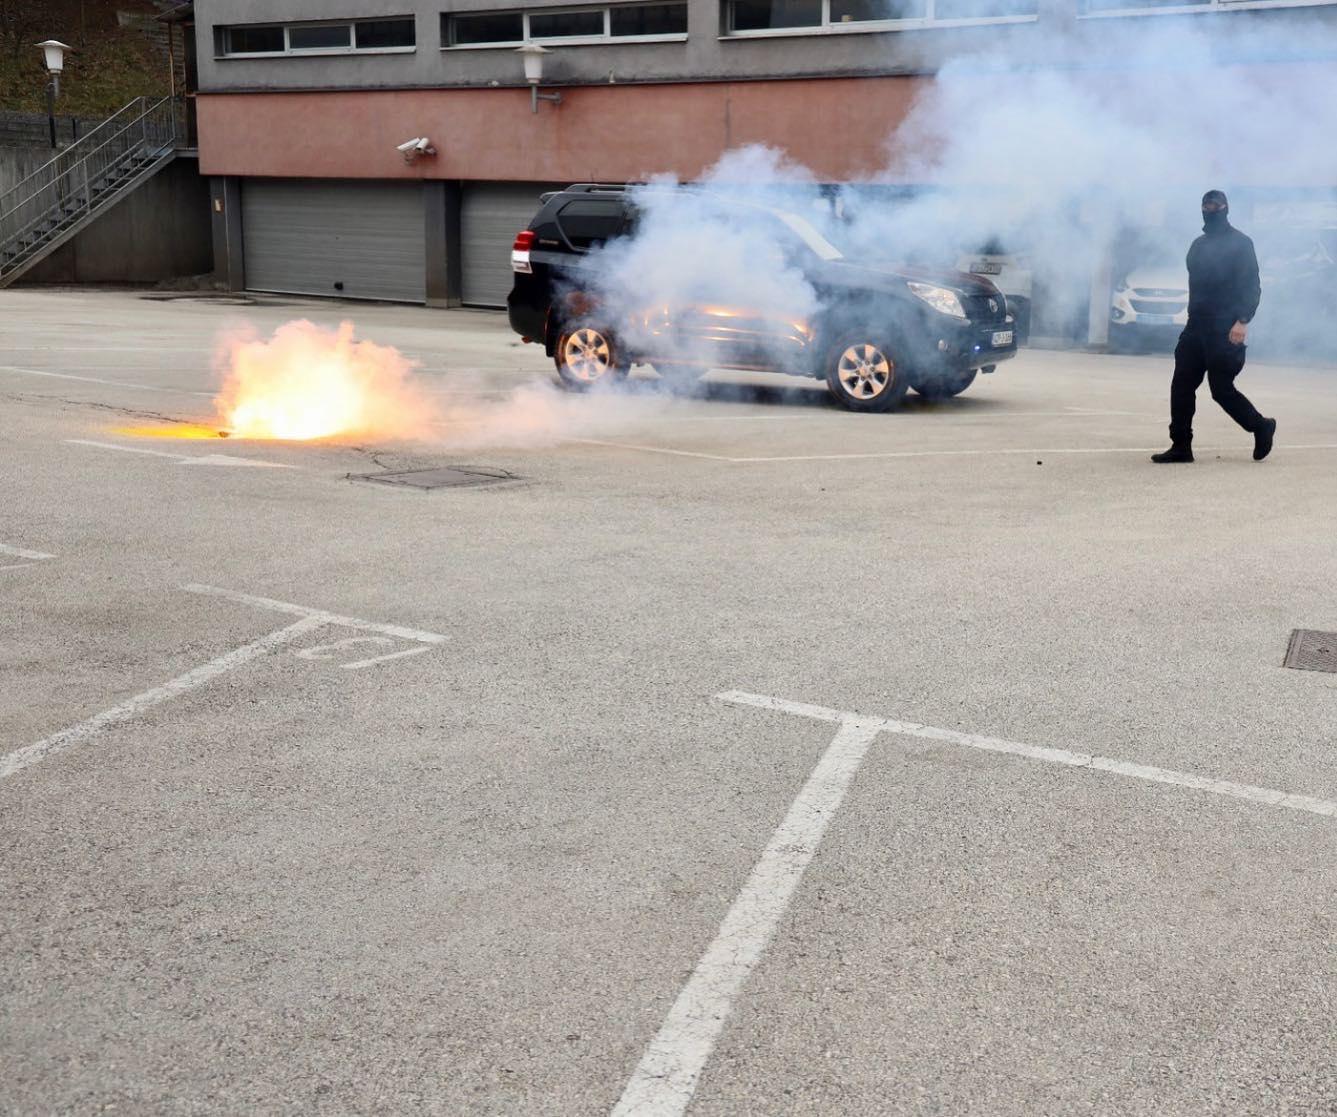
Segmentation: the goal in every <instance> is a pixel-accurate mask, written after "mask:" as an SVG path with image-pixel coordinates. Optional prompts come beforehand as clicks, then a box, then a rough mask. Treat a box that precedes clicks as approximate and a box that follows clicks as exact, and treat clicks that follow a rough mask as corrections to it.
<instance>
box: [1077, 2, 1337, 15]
mask: <svg viewBox="0 0 1337 1117" xmlns="http://www.w3.org/2000/svg"><path fill="white" fill-rule="evenodd" d="M1332 3H1333V0H1078V4H1077V11H1078V16H1079V17H1080V18H1086V17H1087V16H1093V17H1094V16H1147V15H1187V14H1191V13H1193V12H1224V11H1227V10H1229V9H1230V8H1239V9H1246V10H1247V9H1256V8H1308V7H1313V6H1318V5H1330V4H1332Z"/></svg>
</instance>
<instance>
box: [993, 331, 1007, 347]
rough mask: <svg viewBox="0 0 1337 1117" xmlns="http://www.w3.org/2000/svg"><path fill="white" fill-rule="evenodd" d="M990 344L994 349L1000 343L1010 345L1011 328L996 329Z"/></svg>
mask: <svg viewBox="0 0 1337 1117" xmlns="http://www.w3.org/2000/svg"><path fill="white" fill-rule="evenodd" d="M991 344H992V345H993V347H994V348H995V349H997V348H998V347H999V346H1000V345H1011V344H1012V331H1011V330H998V331H997V332H996V333H995V334H994V335H993V340H992V342H991Z"/></svg>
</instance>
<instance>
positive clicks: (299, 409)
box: [214, 321, 435, 440]
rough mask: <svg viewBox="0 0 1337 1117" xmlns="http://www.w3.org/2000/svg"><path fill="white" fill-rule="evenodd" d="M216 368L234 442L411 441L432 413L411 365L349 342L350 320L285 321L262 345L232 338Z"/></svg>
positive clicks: (225, 422) (388, 352)
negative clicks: (327, 324) (328, 323)
mask: <svg viewBox="0 0 1337 1117" xmlns="http://www.w3.org/2000/svg"><path fill="white" fill-rule="evenodd" d="M218 364H219V368H220V371H221V372H222V375H223V387H222V390H221V391H220V392H219V394H218V398H217V399H216V400H215V401H214V402H215V405H216V406H217V408H218V414H219V421H220V423H221V424H222V426H223V427H224V429H225V430H227V431H228V432H229V433H230V434H232V435H234V436H236V437H238V438H275V439H293V440H307V439H316V438H338V437H341V436H342V437H351V436H358V437H367V436H372V437H379V438H414V437H418V436H420V435H422V434H423V433H425V430H426V428H427V427H428V426H429V425H430V424H431V422H432V420H433V417H434V413H435V409H434V407H433V405H432V403H431V401H430V400H429V399H427V398H426V397H425V396H424V395H423V393H422V392H421V391H420V390H419V389H418V388H417V387H416V386H415V385H414V384H413V383H412V375H413V369H414V365H413V362H411V361H409V360H408V359H407V358H406V357H404V355H403V354H401V353H400V352H399V350H397V349H394V348H392V347H390V346H384V345H376V344H375V343H373V342H370V341H357V340H355V339H354V336H353V324H352V323H351V322H344V323H342V324H341V325H340V326H339V328H338V329H337V330H330V329H325V328H323V327H321V326H317V325H315V324H314V323H312V322H307V321H298V322H289V323H288V324H287V325H285V326H280V327H279V328H278V329H277V330H276V331H275V332H274V336H273V337H272V338H270V339H269V340H267V341H266V340H262V339H260V338H256V337H254V336H248V337H239V338H232V339H229V340H227V341H226V342H225V343H224V346H223V348H222V350H221V352H220V354H219V358H218Z"/></svg>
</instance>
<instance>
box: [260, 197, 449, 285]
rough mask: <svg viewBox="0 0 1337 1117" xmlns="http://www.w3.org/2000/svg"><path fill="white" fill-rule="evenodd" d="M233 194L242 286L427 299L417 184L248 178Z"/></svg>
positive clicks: (420, 199)
mask: <svg viewBox="0 0 1337 1117" xmlns="http://www.w3.org/2000/svg"><path fill="white" fill-rule="evenodd" d="M241 200H242V206H241V209H242V236H243V237H244V239H245V258H246V286H247V287H248V288H249V289H250V290H252V291H283V292H287V293H291V294H300V295H334V296H339V297H342V298H347V299H386V300H390V301H394V302H414V303H421V302H426V301H427V255H426V246H425V236H424V220H423V191H422V187H421V186H419V185H417V184H404V183H385V182H344V181H328V180H324V181H321V180H311V179H251V180H248V181H247V182H245V183H244V184H243V185H242V194H241Z"/></svg>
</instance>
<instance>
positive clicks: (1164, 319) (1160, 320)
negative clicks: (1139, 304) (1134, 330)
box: [1137, 314, 1175, 326]
mask: <svg viewBox="0 0 1337 1117" xmlns="http://www.w3.org/2000/svg"><path fill="white" fill-rule="evenodd" d="M1137 320H1138V321H1139V322H1145V323H1146V324H1147V325H1148V326H1173V325H1174V322H1175V316H1174V315H1173V314H1139V315H1138V316H1137Z"/></svg>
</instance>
